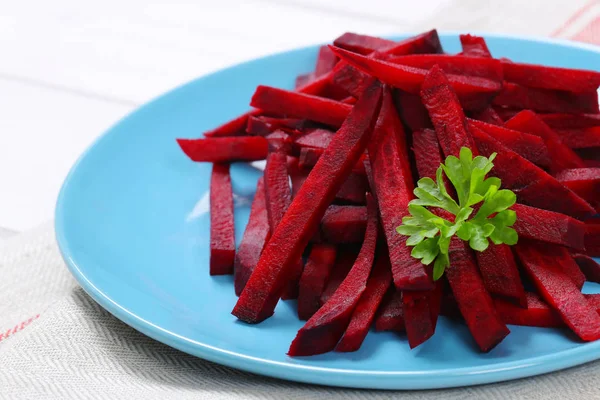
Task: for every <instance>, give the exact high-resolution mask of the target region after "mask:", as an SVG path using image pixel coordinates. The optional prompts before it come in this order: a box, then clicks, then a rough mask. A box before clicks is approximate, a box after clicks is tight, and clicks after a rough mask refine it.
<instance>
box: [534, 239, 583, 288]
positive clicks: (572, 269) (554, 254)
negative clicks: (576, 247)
mask: <svg viewBox="0 0 600 400" xmlns="http://www.w3.org/2000/svg"><path fill="white" fill-rule="evenodd" d="M533 242H534V243H535V247H536V249H537V251H541V252H543V253H544V257H546V259H547V260H551V262H552V263H553V264H554V265H556V266H557V267H559V268H560V269H561V270H562V271H563V272H564V274H565V275H567V276H568V277H569V278H570V279H571V280H572V281H573V283H574V284H575V286H576V287H577V288H578V289H579V290H581V288H582V287H583V284H584V283H585V275H584V274H583V272H582V271H581V269H579V266H578V265H577V263H576V262H575V260H573V257H572V256H571V254H570V253H569V251H568V250H567V249H566V247H563V246H554V245H550V244H547V243H542V242H538V241H533Z"/></svg>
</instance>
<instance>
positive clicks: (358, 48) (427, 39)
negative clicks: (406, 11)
mask: <svg viewBox="0 0 600 400" xmlns="http://www.w3.org/2000/svg"><path fill="white" fill-rule="evenodd" d="M333 44H334V46H336V47H341V48H342V49H346V50H350V51H352V52H354V53H360V54H364V55H367V54H370V53H372V52H375V51H381V52H386V53H389V54H394V55H403V54H423V53H441V52H442V45H441V43H440V39H439V37H438V34H437V31H436V30H435V29H433V30H431V31H428V32H425V33H422V34H420V35H417V36H413V37H410V38H407V39H405V40H402V41H400V42H393V41H391V40H386V39H381V38H378V37H373V36H367V35H359V34H356V33H350V32H347V33H344V34H343V35H342V36H340V37H339V38H337V39H336V40H334V42H333Z"/></svg>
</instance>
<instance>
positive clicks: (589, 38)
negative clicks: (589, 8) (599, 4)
mask: <svg viewBox="0 0 600 400" xmlns="http://www.w3.org/2000/svg"><path fill="white" fill-rule="evenodd" d="M571 39H573V40H577V41H578V42H586V43H591V44H600V16H597V17H596V18H594V19H593V20H592V21H590V23H589V24H587V25H586V26H585V27H584V28H583V29H582V30H581V32H579V33H577V34H575V35H574V36H572V37H571Z"/></svg>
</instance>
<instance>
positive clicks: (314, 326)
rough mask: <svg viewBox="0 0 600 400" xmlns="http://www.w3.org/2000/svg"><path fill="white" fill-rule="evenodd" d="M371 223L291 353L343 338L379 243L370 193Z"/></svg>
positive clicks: (324, 348)
mask: <svg viewBox="0 0 600 400" xmlns="http://www.w3.org/2000/svg"><path fill="white" fill-rule="evenodd" d="M367 209H368V215H369V216H368V223H367V231H366V233H365V240H364V241H363V245H362V247H361V249H360V253H359V254H358V257H357V259H356V261H355V263H354V265H353V266H352V269H351V270H350V272H349V273H348V275H347V276H346V278H345V279H344V281H343V282H342V284H341V285H340V286H339V288H338V289H337V290H336V291H335V293H334V294H333V296H332V297H331V299H330V300H329V301H327V302H326V303H325V304H324V305H323V306H322V307H321V308H320V309H319V310H318V311H317V312H316V313H315V314H314V315H313V316H312V317H311V318H310V319H309V320H308V322H307V323H306V324H305V325H304V326H303V327H302V328H301V329H300V330H299V331H298V333H297V335H296V338H295V339H294V340H293V342H292V344H291V345H290V349H289V351H288V355H290V356H307V355H313V354H321V353H325V352H328V351H331V350H333V349H334V348H335V345H336V344H337V342H338V341H339V340H340V338H341V336H342V334H343V333H344V331H345V329H346V327H347V326H348V322H349V320H350V318H351V315H352V311H353V310H354V307H355V306H356V304H357V303H358V302H359V299H360V297H361V294H362V293H363V292H364V291H365V288H366V285H367V279H368V278H369V274H370V273H371V269H372V267H373V259H374V257H375V247H376V245H377V228H378V219H377V207H376V205H375V201H374V200H373V198H372V197H371V196H368V197H367Z"/></svg>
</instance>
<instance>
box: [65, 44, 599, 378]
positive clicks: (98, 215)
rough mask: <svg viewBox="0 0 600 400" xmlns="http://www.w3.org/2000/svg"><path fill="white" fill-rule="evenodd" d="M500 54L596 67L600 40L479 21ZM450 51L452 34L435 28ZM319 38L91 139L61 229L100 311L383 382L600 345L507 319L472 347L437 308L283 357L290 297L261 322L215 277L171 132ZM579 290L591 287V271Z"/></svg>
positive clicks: (524, 362)
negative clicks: (324, 349)
mask: <svg viewBox="0 0 600 400" xmlns="http://www.w3.org/2000/svg"><path fill="white" fill-rule="evenodd" d="M486 38H487V40H488V44H489V47H490V49H491V50H492V52H493V53H494V55H495V56H497V57H500V56H504V57H508V58H510V59H513V60H518V61H526V62H536V63H542V64H548V65H559V66H566V67H575V68H587V69H592V70H600V51H599V50H598V48H596V47H592V46H587V45H583V44H575V43H570V42H563V41H550V40H542V39H523V38H517V37H503V36H494V35H486ZM442 42H443V45H444V48H445V49H446V50H447V51H448V52H458V51H460V45H459V41H458V39H457V35H455V34H447V35H443V36H442ZM316 53H317V48H316V47H309V48H304V49H299V50H295V51H291V52H287V53H282V54H277V55H273V56H270V57H266V58H262V59H259V60H255V61H251V62H248V63H245V64H241V65H238V66H235V67H232V68H229V69H226V70H223V71H220V72H217V73H215V74H212V75H209V76H206V77H203V78H200V79H197V80H195V81H193V82H190V83H188V84H186V85H184V86H182V87H179V88H177V89H175V90H173V91H171V92H169V93H167V94H165V95H164V96H161V97H159V98H158V99H156V100H154V101H152V102H151V103H149V104H147V105H145V106H143V107H141V108H140V109H139V110H137V111H136V112H134V113H133V114H131V115H130V116H128V117H126V118H125V119H123V120H122V121H121V122H119V123H118V124H117V125H115V126H114V127H113V128H112V129H110V130H109V131H108V132H107V133H106V134H105V135H103V136H102V137H101V138H100V139H98V140H97V141H96V143H95V144H94V145H93V146H92V147H91V148H90V149H88V150H87V151H86V152H85V154H84V155H83V156H82V157H81V158H80V159H79V161H78V162H77V163H76V164H75V166H74V167H73V169H72V170H71V172H70V174H69V176H68V177H67V179H66V181H65V183H64V186H63V188H62V191H61V193H60V196H59V199H58V205H57V208H56V235H57V239H58V243H59V246H60V249H61V251H62V254H63V256H64V259H65V261H66V262H67V265H68V267H69V268H70V270H71V272H72V273H73V275H74V276H75V278H76V279H77V280H78V281H79V283H80V284H81V286H83V288H84V289H85V290H86V291H87V293H88V294H89V295H90V296H92V297H93V298H94V299H95V300H96V301H97V302H98V303H100V304H101V305H102V306H103V307H104V308H106V309H107V310H108V311H109V312H111V313H112V314H114V315H115V316H116V317H117V318H119V319H121V320H122V321H124V322H125V323H127V324H129V325H131V326H132V327H134V328H135V329H137V330H139V331H141V332H143V333H145V334H146V335H148V336H150V337H152V338H154V339H156V340H158V341H161V342H163V343H166V344H168V345H169V346H172V347H175V348H177V349H180V350H182V351H184V352H186V353H190V354H193V355H196V356H199V357H202V358H205V359H207V360H211V361H214V362H217V363H220V364H224V365H228V366H231V367H235V368H240V369H243V370H247V371H251V372H255V373H258V374H264V375H269V376H273V377H277V378H283V379H290V380H296V381H302V382H309V383H316V384H325V385H334V386H346V387H360V388H378V389H432V388H442V387H452V386H464V385H476V384H481V383H488V382H497V381H503V380H508V379H515V378H523V377H526V376H531V375H536V374H541V373H545V372H550V371H556V370H558V369H561V368H567V367H571V366H573V365H577V364H581V363H584V362H588V361H591V360H595V359H597V358H600V342H596V343H587V344H583V343H581V342H579V341H578V340H577V339H576V338H575V337H574V335H572V334H570V333H569V332H568V331H566V330H560V329H539V328H525V327H517V326H511V327H510V328H511V331H512V332H511V334H510V335H509V336H508V337H507V338H506V339H505V340H504V341H503V342H502V343H501V344H500V345H499V346H498V347H497V348H495V349H494V350H493V351H491V352H490V353H488V354H481V353H480V352H479V351H478V350H477V348H476V347H475V345H474V343H473V340H472V339H471V337H470V335H469V332H468V330H467V328H466V327H465V326H463V325H462V324H460V323H454V322H452V321H449V320H446V319H444V318H442V319H441V320H440V322H439V325H438V328H437V332H436V334H435V336H434V337H433V338H432V339H430V340H429V341H428V342H426V343H425V344H423V345H421V346H420V347H418V348H417V349H415V350H412V351H411V350H409V347H408V343H407V341H406V338H405V337H403V336H398V335H396V334H392V333H375V332H371V333H369V335H368V336H367V338H366V340H365V343H364V344H363V346H362V348H361V349H360V350H359V351H357V352H355V353H349V354H339V353H330V354H324V355H320V356H316V357H308V358H290V357H287V356H286V354H285V353H286V351H287V349H288V346H289V344H290V342H291V340H292V339H293V338H294V336H295V334H296V331H297V330H298V329H299V328H300V327H301V326H302V322H300V321H299V320H298V318H297V317H296V315H295V312H294V310H295V302H293V301H285V302H280V304H279V305H278V307H277V309H276V312H275V315H274V316H273V317H272V318H270V319H268V320H267V321H265V322H264V323H262V324H259V325H255V326H252V325H246V324H244V323H240V322H238V321H237V320H236V319H235V318H234V317H233V316H232V315H231V314H230V312H231V309H232V308H233V306H234V304H235V302H236V297H235V295H234V293H233V283H232V279H231V277H229V276H225V277H210V276H209V275H208V260H209V216H208V187H209V177H210V169H211V166H210V164H198V163H193V162H191V161H190V160H189V159H188V158H187V157H185V156H184V155H183V153H182V152H181V151H180V150H179V148H178V146H177V144H176V143H175V138H179V137H183V138H187V137H198V136H199V135H200V133H201V132H203V131H204V130H207V129H210V128H213V127H215V126H217V125H219V124H220V123H222V122H224V121H226V120H228V119H230V118H231V117H234V116H236V115H238V114H239V113H241V112H243V111H245V110H246V109H247V105H248V102H249V99H250V96H251V95H252V93H253V92H254V89H255V87H256V85H258V84H266V85H272V86H278V87H283V88H292V87H293V82H294V78H295V77H296V75H298V74H300V73H305V72H308V71H310V70H311V69H312V67H313V63H314V61H315V56H316ZM231 172H232V177H233V185H234V192H235V205H236V209H235V213H236V239H237V240H238V243H239V240H240V239H241V236H242V233H243V231H244V226H245V225H246V221H247V219H248V214H249V209H250V207H249V206H250V203H251V200H252V197H253V195H254V188H255V182H256V180H257V178H258V177H259V175H260V173H259V172H258V171H257V170H255V169H253V168H252V167H250V166H248V165H245V164H236V165H234V166H233V167H232V171H231ZM586 290H587V291H591V292H596V291H600V287H599V286H597V285H589V284H587V285H586Z"/></svg>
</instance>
